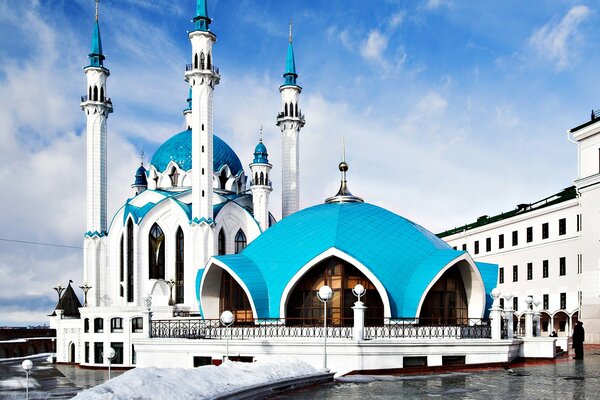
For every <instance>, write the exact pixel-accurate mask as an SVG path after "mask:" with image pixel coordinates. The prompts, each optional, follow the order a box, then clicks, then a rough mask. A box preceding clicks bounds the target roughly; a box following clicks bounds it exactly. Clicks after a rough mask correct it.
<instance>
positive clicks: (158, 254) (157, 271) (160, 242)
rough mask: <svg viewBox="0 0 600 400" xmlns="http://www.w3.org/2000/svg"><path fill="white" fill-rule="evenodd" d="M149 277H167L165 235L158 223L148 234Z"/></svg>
mask: <svg viewBox="0 0 600 400" xmlns="http://www.w3.org/2000/svg"><path fill="white" fill-rule="evenodd" d="M148 278H149V279H165V235H164V233H163V231H162V229H160V226H158V224H157V223H154V225H152V228H150V233H149V234H148Z"/></svg>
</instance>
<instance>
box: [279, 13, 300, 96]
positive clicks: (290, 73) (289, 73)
mask: <svg viewBox="0 0 600 400" xmlns="http://www.w3.org/2000/svg"><path fill="white" fill-rule="evenodd" d="M289 39H290V44H289V45H288V51H287V60H286V63H285V74H283V79H284V80H283V86H286V85H297V83H296V78H298V74H297V73H296V61H295V60H294V47H293V46H292V20H291V19H290V37H289Z"/></svg>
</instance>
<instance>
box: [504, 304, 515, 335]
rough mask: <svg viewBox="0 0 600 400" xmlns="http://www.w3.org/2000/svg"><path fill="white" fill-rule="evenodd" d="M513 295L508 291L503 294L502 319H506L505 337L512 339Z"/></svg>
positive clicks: (513, 333)
mask: <svg viewBox="0 0 600 400" xmlns="http://www.w3.org/2000/svg"><path fill="white" fill-rule="evenodd" d="M512 298H513V295H512V294H511V293H508V294H506V295H504V319H505V320H506V338H507V339H514V337H515V331H514V326H513V313H514V311H513V308H512V301H511V300H512Z"/></svg>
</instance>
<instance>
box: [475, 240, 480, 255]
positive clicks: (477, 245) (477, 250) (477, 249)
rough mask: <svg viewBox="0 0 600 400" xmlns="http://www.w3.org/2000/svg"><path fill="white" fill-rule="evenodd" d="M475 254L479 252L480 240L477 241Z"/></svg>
mask: <svg viewBox="0 0 600 400" xmlns="http://www.w3.org/2000/svg"><path fill="white" fill-rule="evenodd" d="M475 254H479V240H476V241H475Z"/></svg>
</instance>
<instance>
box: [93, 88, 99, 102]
mask: <svg viewBox="0 0 600 400" xmlns="http://www.w3.org/2000/svg"><path fill="white" fill-rule="evenodd" d="M93 100H94V101H98V86H94V99H93Z"/></svg>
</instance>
